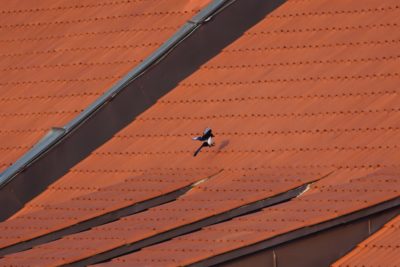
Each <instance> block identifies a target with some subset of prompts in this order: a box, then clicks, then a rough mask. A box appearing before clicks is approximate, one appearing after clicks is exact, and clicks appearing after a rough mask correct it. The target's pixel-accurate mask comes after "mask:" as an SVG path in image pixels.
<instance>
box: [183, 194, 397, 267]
mask: <svg viewBox="0 0 400 267" xmlns="http://www.w3.org/2000/svg"><path fill="white" fill-rule="evenodd" d="M398 206H400V197H397V198H394V199H391V200H388V201H385V202H382V203H379V204H377V205H374V206H371V207H368V208H365V209H362V210H358V211H355V212H352V213H350V214H346V215H343V216H340V217H338V218H336V219H333V220H329V221H325V222H322V223H319V224H315V225H311V226H308V227H304V228H300V229H297V230H294V231H291V232H288V233H285V234H282V235H279V236H276V237H273V238H270V239H267V240H264V241H262V242H258V243H256V244H252V245H249V246H245V247H242V248H239V249H235V250H232V251H229V252H226V253H223V254H220V255H216V256H213V257H210V258H207V259H204V260H201V261H198V262H195V263H193V264H189V265H187V266H191V267H197V266H214V265H218V264H221V263H224V262H227V261H230V260H234V259H236V258H239V257H242V256H246V255H249V254H252V253H255V252H258V251H261V250H264V249H268V248H272V247H275V246H277V245H280V244H283V243H285V242H289V241H292V240H295V239H298V238H302V237H305V236H308V235H311V234H314V233H317V232H321V231H324V230H327V229H329V228H332V227H335V226H339V225H343V224H346V223H350V222H353V221H356V220H358V219H361V218H365V217H368V216H371V215H373V214H376V213H379V212H382V211H385V210H388V209H391V208H394V207H398Z"/></svg>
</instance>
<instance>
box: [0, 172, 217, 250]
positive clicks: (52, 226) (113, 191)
mask: <svg viewBox="0 0 400 267" xmlns="http://www.w3.org/2000/svg"><path fill="white" fill-rule="evenodd" d="M210 175H213V173H211V172H208V173H207V172H204V171H203V172H200V171H199V172H193V171H192V172H174V173H166V172H164V173H163V174H157V173H153V174H151V173H146V174H142V175H130V176H127V177H126V178H125V179H124V180H123V181H121V182H119V183H116V184H113V185H110V186H107V187H102V188H99V189H98V190H96V191H95V192H93V193H90V194H86V195H81V196H77V197H73V198H72V199H71V200H70V201H68V202H62V203H58V204H54V205H51V204H50V205H48V206H44V207H41V209H38V210H37V211H35V212H31V213H28V214H25V215H21V216H18V217H16V218H15V219H12V220H8V221H5V222H3V223H1V224H0V231H1V233H2V234H1V238H0V246H1V247H7V246H9V245H12V244H15V243H19V242H23V241H26V240H29V239H32V238H35V237H38V236H42V235H44V234H48V233H51V232H53V231H56V230H60V229H63V228H65V227H68V226H71V225H75V224H77V223H79V222H83V221H86V220H88V219H92V218H94V217H96V216H99V215H103V214H105V213H108V212H111V211H114V210H117V209H121V208H124V207H127V206H130V205H134V204H137V203H140V202H144V201H146V200H149V199H152V198H155V197H158V196H160V195H165V194H167V193H170V192H173V191H175V190H179V189H181V188H184V187H186V186H189V185H191V184H193V183H196V182H198V181H201V180H202V179H205V178H207V177H209V176H210ZM111 179H112V178H111ZM59 190H63V189H59ZM64 190H65V189H64ZM66 190H71V191H81V190H88V189H87V188H85V186H82V185H79V184H76V185H74V186H73V187H71V188H67V189H66Z"/></svg>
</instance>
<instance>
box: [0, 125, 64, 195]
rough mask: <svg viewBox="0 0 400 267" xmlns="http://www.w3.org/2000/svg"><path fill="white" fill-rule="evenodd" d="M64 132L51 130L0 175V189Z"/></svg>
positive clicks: (55, 129) (58, 129)
mask: <svg viewBox="0 0 400 267" xmlns="http://www.w3.org/2000/svg"><path fill="white" fill-rule="evenodd" d="M65 132H66V130H65V129H64V128H57V127H53V128H51V129H50V131H49V132H48V133H47V134H46V135H45V136H44V137H43V138H42V139H40V140H39V141H38V142H37V143H36V144H35V145H34V146H33V147H32V148H31V149H30V150H29V151H28V152H26V153H25V154H24V155H23V156H22V157H21V158H19V159H18V160H17V161H16V162H15V163H14V164H13V165H11V166H10V167H8V168H7V169H6V170H5V171H3V172H2V173H1V174H0V188H1V187H3V186H5V185H6V184H7V183H8V182H9V181H10V180H11V179H12V178H13V177H14V176H15V175H16V174H17V173H19V172H21V171H22V170H23V169H24V168H26V167H28V166H29V165H30V163H32V159H34V158H36V157H37V155H40V154H42V153H44V152H45V151H46V150H47V149H48V148H49V147H50V146H52V145H53V144H55V143H56V142H57V141H58V140H59V139H60V138H61V137H62V136H64V134H65Z"/></svg>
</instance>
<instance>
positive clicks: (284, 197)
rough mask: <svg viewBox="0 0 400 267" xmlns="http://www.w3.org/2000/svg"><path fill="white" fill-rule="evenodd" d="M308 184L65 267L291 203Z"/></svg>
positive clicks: (99, 260)
mask: <svg viewBox="0 0 400 267" xmlns="http://www.w3.org/2000/svg"><path fill="white" fill-rule="evenodd" d="M308 184H309V183H306V184H303V185H301V186H299V187H296V188H294V189H291V190H288V191H286V192H283V193H280V194H278V195H275V196H272V197H268V198H266V199H263V200H258V201H255V202H253V203H250V204H247V205H244V206H240V207H237V208H234V209H231V210H229V211H226V212H223V213H220V214H216V215H213V216H210V217H208V218H205V219H202V220H199V221H197V222H193V223H190V224H186V225H183V226H180V227H177V228H175V229H172V230H169V231H166V232H163V233H160V234H156V235H153V236H151V237H149V238H145V239H143V240H141V241H138V242H134V243H132V244H128V245H123V246H120V247H117V248H115V249H112V250H109V251H105V252H103V253H100V254H96V255H93V256H91V257H88V258H86V259H82V260H79V261H76V262H73V263H69V264H66V265H64V266H87V265H90V264H95V263H99V262H102V261H107V260H110V259H112V258H115V257H118V256H121V255H124V254H126V253H131V252H133V251H136V250H139V249H141V248H144V247H147V246H150V245H154V244H156V243H159V242H163V241H166V240H168V239H171V238H174V237H178V236H180V235H183V234H187V233H190V232H193V231H196V230H199V229H201V228H203V227H206V226H209V225H212V224H216V223H220V222H223V221H226V220H230V219H232V218H234V217H238V216H241V215H245V214H248V213H250V212H254V211H257V210H260V209H263V208H266V207H269V206H273V205H277V204H279V203H282V202H286V201H289V200H290V199H292V198H295V197H296V196H298V195H299V194H301V193H302V192H303V191H304V190H305V189H306V188H307V186H308Z"/></svg>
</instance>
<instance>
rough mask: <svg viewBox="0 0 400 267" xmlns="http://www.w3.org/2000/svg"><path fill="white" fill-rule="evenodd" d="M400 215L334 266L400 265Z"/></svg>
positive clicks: (391, 266) (388, 266)
mask: <svg viewBox="0 0 400 267" xmlns="http://www.w3.org/2000/svg"><path fill="white" fill-rule="evenodd" d="M399 237H400V216H397V217H396V218H395V219H393V220H391V221H390V222H389V223H387V224H386V225H385V226H384V227H383V228H382V229H381V230H379V231H378V232H376V233H375V234H374V235H372V236H371V237H370V238H368V239H367V240H365V241H364V242H362V243H361V244H359V245H358V246H357V248H355V249H354V250H353V251H351V252H350V253H349V254H347V255H346V256H344V257H343V258H341V259H340V260H338V261H337V262H335V263H334V264H333V265H332V266H333V267H344V266H346V267H357V266H360V267H361V266H364V267H378V266H387V267H395V266H399V265H400V257H399V248H400V239H399Z"/></svg>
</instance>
